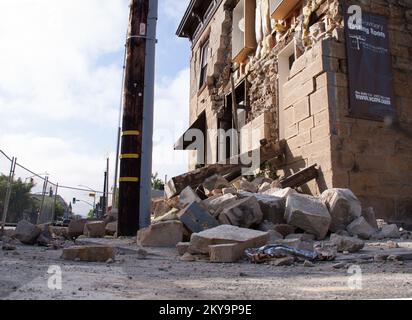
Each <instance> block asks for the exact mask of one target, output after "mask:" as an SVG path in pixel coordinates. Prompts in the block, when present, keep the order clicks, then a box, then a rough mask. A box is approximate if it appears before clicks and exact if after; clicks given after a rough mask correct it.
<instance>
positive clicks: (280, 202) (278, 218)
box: [239, 192, 286, 224]
mask: <svg viewBox="0 0 412 320" xmlns="http://www.w3.org/2000/svg"><path fill="white" fill-rule="evenodd" d="M239 197H240V198H242V199H244V198H250V197H254V198H255V199H256V200H257V202H258V203H259V206H260V210H261V211H262V214H263V218H262V220H266V221H269V222H272V223H274V224H279V223H284V222H285V220H284V215H285V205H286V200H285V199H284V198H280V197H275V196H271V195H268V194H266V193H264V194H252V193H249V192H239Z"/></svg>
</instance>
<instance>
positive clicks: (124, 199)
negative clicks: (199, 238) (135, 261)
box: [118, 0, 157, 237]
mask: <svg viewBox="0 0 412 320" xmlns="http://www.w3.org/2000/svg"><path fill="white" fill-rule="evenodd" d="M156 20H157V0H131V4H130V18H129V30H128V37H127V42H126V70H125V80H124V105H123V127H122V143H121V154H120V178H119V183H120V186H119V198H118V199H119V220H118V235H119V236H128V237H131V236H136V233H137V231H138V230H139V228H140V226H141V225H142V221H141V218H140V217H141V216H142V217H144V219H146V216H144V215H143V214H146V212H144V213H142V212H141V210H142V204H144V205H143V207H147V205H146V203H147V197H146V194H148V192H147V189H148V184H150V179H149V181H147V180H148V179H147V178H146V177H147V174H148V173H149V174H150V176H151V156H152V150H151V148H152V142H151V141H152V135H153V115H151V114H152V113H153V97H152V95H153V87H154V83H153V79H154V55H155V52H154V44H155V41H156V40H155V36H156V27H155V26H156ZM150 108H151V110H150ZM143 119H144V121H143ZM144 130H146V131H147V132H145V133H144ZM150 131H151V132H150ZM145 135H146V138H145ZM149 167H150V168H149ZM146 171H150V172H146ZM145 211H146V210H145ZM149 214H150V213H149ZM149 218H150V215H149Z"/></svg>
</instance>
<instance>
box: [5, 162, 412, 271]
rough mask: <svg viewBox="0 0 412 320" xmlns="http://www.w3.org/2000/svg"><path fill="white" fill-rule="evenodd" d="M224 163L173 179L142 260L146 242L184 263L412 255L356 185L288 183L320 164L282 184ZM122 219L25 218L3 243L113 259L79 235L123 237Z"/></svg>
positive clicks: (405, 235) (144, 235) (110, 250)
mask: <svg viewBox="0 0 412 320" xmlns="http://www.w3.org/2000/svg"><path fill="white" fill-rule="evenodd" d="M221 170H223V169H218V168H215V169H214V170H210V172H209V174H210V175H208V174H205V173H204V171H199V172H201V174H198V175H196V174H190V175H185V176H182V177H177V178H174V180H173V181H174V182H173V184H172V185H173V186H174V188H175V189H174V191H173V192H169V193H168V194H169V198H167V199H161V198H157V199H154V200H153V202H152V208H151V209H152V225H151V226H150V227H148V228H146V229H142V230H140V231H139V232H138V234H137V239H136V240H134V244H135V245H137V246H138V247H139V248H140V250H142V252H143V253H144V254H139V253H137V256H138V259H146V258H147V256H148V253H147V251H145V249H143V248H144V247H154V248H155V247H159V248H160V247H170V248H172V247H175V248H176V250H177V254H178V256H179V260H180V261H182V262H196V261H209V262H212V263H236V262H240V261H250V262H252V263H258V264H260V263H268V264H270V265H273V266H293V265H296V264H299V265H301V266H303V267H306V268H310V267H314V266H316V264H317V263H318V262H320V261H335V260H336V261H337V262H339V263H338V264H336V268H340V267H341V265H344V264H345V261H346V260H349V259H360V260H362V259H370V260H372V261H401V260H404V259H412V252H409V251H408V250H406V249H404V250H403V248H402V246H401V244H400V242H401V241H402V240H409V239H412V234H411V232H408V231H406V230H404V229H400V228H399V227H398V226H397V225H396V224H388V223H386V222H385V221H383V220H379V219H376V216H375V212H374V210H373V208H362V205H361V203H360V201H359V199H358V198H357V197H356V196H355V195H354V194H353V193H352V191H351V190H348V189H330V190H326V191H325V192H324V193H323V194H322V195H320V196H319V197H314V196H310V195H305V194H301V193H298V192H297V191H296V190H295V189H292V188H290V187H289V185H293V186H295V185H296V184H297V185H300V183H301V182H302V181H306V180H307V179H310V178H312V177H314V176H315V172H314V171H313V169H310V170H307V171H304V173H305V174H304V175H303V176H299V175H297V176H295V177H294V178H293V179H291V180H290V181H287V183H286V182H284V184H285V185H286V187H285V188H283V189H282V188H279V186H280V185H281V182H280V181H273V180H271V179H268V178H264V177H259V178H256V179H254V180H250V179H246V178H238V179H237V180H235V181H234V182H231V183H230V182H229V181H228V179H226V178H225V177H224V176H223V175H220V174H221V172H224V171H225V170H226V171H227V172H232V171H233V168H232V167H230V166H227V167H225V170H223V171H221ZM189 180H190V181H191V184H190V185H186V186H185V185H184V181H189ZM179 190H181V192H180V193H179V192H178V191H179ZM117 218H118V217H117V213H116V212H113V214H109V215H108V216H107V217H105V219H104V220H103V221H88V220H86V219H82V220H73V221H71V223H70V224H69V226H68V227H57V226H53V225H48V224H44V225H33V224H31V223H30V222H27V221H21V222H19V224H18V225H17V228H16V230H15V231H13V233H12V234H9V235H8V236H6V235H4V236H3V237H2V250H3V251H4V252H6V251H16V250H17V247H16V241H17V242H19V243H22V244H25V245H37V246H40V247H46V248H48V249H51V250H58V249H63V254H62V259H65V260H69V261H85V262H105V263H109V262H114V261H116V250H115V249H114V247H113V246H106V245H104V244H102V245H89V244H82V245H78V242H81V240H82V239H87V238H95V239H104V238H106V239H116V237H117ZM372 240H378V241H383V242H382V248H380V249H381V250H383V251H382V252H381V253H380V254H378V253H376V251H369V248H368V249H367V248H366V247H367V244H368V241H372ZM136 241H137V242H136ZM123 249H124V248H123ZM126 250H127V249H126ZM385 250H386V251H385ZM405 250H406V251H405ZM345 259H346V260H345ZM339 260H341V261H339ZM342 260H345V261H342Z"/></svg>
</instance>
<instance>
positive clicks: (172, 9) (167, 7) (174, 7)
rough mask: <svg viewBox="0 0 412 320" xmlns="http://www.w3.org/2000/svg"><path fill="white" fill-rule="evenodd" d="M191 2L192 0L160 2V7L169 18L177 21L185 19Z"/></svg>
mask: <svg viewBox="0 0 412 320" xmlns="http://www.w3.org/2000/svg"><path fill="white" fill-rule="evenodd" d="M189 2H190V0H163V1H162V0H160V5H161V6H162V9H163V11H164V12H165V14H166V15H167V16H168V17H170V18H171V19H174V20H175V21H177V20H180V19H181V18H182V17H183V14H184V12H185V10H186V8H187V6H188V5H189Z"/></svg>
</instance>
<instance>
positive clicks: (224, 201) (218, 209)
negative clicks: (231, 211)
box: [201, 194, 237, 218]
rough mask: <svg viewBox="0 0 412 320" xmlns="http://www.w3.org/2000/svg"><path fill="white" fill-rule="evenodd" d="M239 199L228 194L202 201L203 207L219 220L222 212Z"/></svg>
mask: <svg viewBox="0 0 412 320" xmlns="http://www.w3.org/2000/svg"><path fill="white" fill-rule="evenodd" d="M236 200H237V197H236V196H234V195H233V194H226V195H223V196H214V197H211V198H209V199H206V200H204V201H202V203H201V205H202V206H203V207H204V208H205V209H206V210H207V211H208V212H209V213H210V214H211V215H212V216H214V217H215V218H217V217H218V216H219V215H220V214H221V213H222V211H223V210H224V209H225V208H226V207H228V206H230V205H231V204H233V203H235V202H236Z"/></svg>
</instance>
